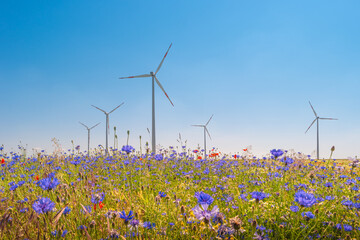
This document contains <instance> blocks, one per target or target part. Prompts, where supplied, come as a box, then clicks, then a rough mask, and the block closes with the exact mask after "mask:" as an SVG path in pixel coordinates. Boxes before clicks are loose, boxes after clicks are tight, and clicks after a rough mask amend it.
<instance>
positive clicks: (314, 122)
mask: <svg viewBox="0 0 360 240" xmlns="http://www.w3.org/2000/svg"><path fill="white" fill-rule="evenodd" d="M316 120H317V118H315V120H314V121H313V122H312V123H311V125H310V127H309V128H308V129H307V130H306V132H305V133H307V131H309V129H310V128H311V126H312V125H313V124H314V123H315V121H316Z"/></svg>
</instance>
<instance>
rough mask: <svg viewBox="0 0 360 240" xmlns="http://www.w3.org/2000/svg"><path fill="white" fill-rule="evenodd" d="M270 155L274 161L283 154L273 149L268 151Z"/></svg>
mask: <svg viewBox="0 0 360 240" xmlns="http://www.w3.org/2000/svg"><path fill="white" fill-rule="evenodd" d="M270 153H271V154H272V155H273V156H274V157H275V159H276V158H278V157H280V156H282V155H283V154H284V152H283V151H282V150H281V149H278V150H276V149H273V150H271V151H270Z"/></svg>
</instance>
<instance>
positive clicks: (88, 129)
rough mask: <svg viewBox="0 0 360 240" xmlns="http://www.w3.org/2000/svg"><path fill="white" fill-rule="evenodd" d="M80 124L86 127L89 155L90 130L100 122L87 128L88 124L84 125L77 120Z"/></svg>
mask: <svg viewBox="0 0 360 240" xmlns="http://www.w3.org/2000/svg"><path fill="white" fill-rule="evenodd" d="M79 123H80V124H81V125H83V126H84V127H86V129H87V131H88V155H90V130H91V129H93V128H94V127H96V126H97V125H99V124H100V123H98V124H96V125H94V126H92V127H91V128H89V127H88V126H86V125H85V124H83V123H82V122H79Z"/></svg>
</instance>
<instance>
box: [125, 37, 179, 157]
mask: <svg viewBox="0 0 360 240" xmlns="http://www.w3.org/2000/svg"><path fill="white" fill-rule="evenodd" d="M171 46H172V43H171V44H170V46H169V48H168V50H167V51H166V53H165V56H164V57H163V59H162V60H161V62H160V64H159V66H158V68H157V69H156V71H155V73H154V72H150V74H142V75H137V76H130V77H120V78H119V79H125V78H145V77H151V79H152V131H151V134H152V136H151V145H152V152H153V153H156V139H155V138H156V137H155V136H156V134H155V81H156V83H157V85H158V86H159V87H160V88H161V90H162V91H163V92H164V93H165V96H166V97H167V98H168V99H169V101H170V103H171V105H172V106H174V104H173V103H172V101H171V100H170V98H169V96H168V95H167V93H166V92H165V89H164V88H163V86H162V85H161V83H160V82H159V79H157V77H156V74H157V73H158V72H159V70H160V68H161V66H162V64H163V62H164V60H165V58H166V56H167V54H168V52H169V50H170V48H171Z"/></svg>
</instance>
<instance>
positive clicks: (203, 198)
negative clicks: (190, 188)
mask: <svg viewBox="0 0 360 240" xmlns="http://www.w3.org/2000/svg"><path fill="white" fill-rule="evenodd" d="M195 197H196V198H197V200H198V204H200V205H205V204H207V205H211V204H212V203H213V201H214V199H213V198H212V197H211V195H209V194H206V193H204V192H196V193H195Z"/></svg>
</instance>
